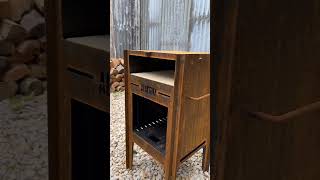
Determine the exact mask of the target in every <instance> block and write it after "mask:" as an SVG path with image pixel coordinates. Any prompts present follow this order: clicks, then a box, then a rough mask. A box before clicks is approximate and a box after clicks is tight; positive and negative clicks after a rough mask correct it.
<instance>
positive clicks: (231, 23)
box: [213, 0, 320, 180]
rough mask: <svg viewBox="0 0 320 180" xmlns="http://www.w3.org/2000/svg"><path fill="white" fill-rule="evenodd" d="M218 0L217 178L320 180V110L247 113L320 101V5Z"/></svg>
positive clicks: (216, 17) (312, 3)
mask: <svg viewBox="0 0 320 180" xmlns="http://www.w3.org/2000/svg"><path fill="white" fill-rule="evenodd" d="M288 3H290V6H287V5H288ZM215 4H216V5H220V6H218V7H216V9H220V10H216V11H214V17H215V19H216V27H217V30H215V32H214V36H213V37H214V40H217V43H214V47H213V48H214V52H215V53H216V54H217V56H216V57H217V58H218V59H216V60H217V61H220V62H219V64H218V70H217V72H216V73H217V90H216V91H217V102H216V103H217V106H216V109H217V111H218V112H221V113H220V114H218V115H217V120H218V122H217V123H218V136H217V146H216V150H215V151H216V153H215V156H216V157H215V167H216V173H217V179H218V180H222V179H223V180H242V179H243V180H244V179H246V180H250V179H261V180H264V179H266V180H267V179H274V180H280V179H292V180H298V179H306V180H308V179H318V178H319V177H320V174H319V172H318V171H317V170H316V169H318V167H319V166H320V164H319V162H318V161H317V160H316V159H319V154H318V153H316V152H318V151H319V150H320V144H319V139H320V136H319V133H316V129H319V127H320V124H319V121H317V120H318V119H319V118H318V117H319V110H315V111H308V112H305V113H304V114H303V115H301V116H293V117H292V118H291V119H290V121H287V122H285V123H281V124H279V123H274V122H271V121H261V120H258V119H256V118H255V117H251V116H248V110H249V111H250V112H264V113H266V114H270V115H281V114H285V113H287V112H291V111H294V110H295V109H296V108H297V107H303V106H306V105H308V104H312V103H314V102H317V101H319V98H320V94H319V92H320V86H319V83H318V82H319V77H320V70H319V69H320V68H319V67H320V62H319V61H318V60H317V57H319V56H320V53H319V44H318V43H317V37H318V36H319V31H318V29H319V28H320V24H319V18H318V16H316V15H315V14H317V13H318V12H319V5H318V3H316V1H308V2H306V3H302V2H298V1H290V2H289V1H281V2H275V1H259V2H257V1H246V2H240V1H236V0H234V1H230V2H229V4H227V3H219V4H218V2H215ZM252 14H254V16H252ZM293 29H294V30H293ZM218 43H219V44H218Z"/></svg>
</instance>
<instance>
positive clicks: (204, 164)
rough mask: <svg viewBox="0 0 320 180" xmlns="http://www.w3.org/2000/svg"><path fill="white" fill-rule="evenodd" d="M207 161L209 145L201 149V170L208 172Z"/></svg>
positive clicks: (208, 158)
mask: <svg viewBox="0 0 320 180" xmlns="http://www.w3.org/2000/svg"><path fill="white" fill-rule="evenodd" d="M209 160H210V151H209V144H206V146H204V147H203V154H202V170H203V171H208V170H209Z"/></svg>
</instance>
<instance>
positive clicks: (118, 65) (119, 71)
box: [110, 59, 125, 92]
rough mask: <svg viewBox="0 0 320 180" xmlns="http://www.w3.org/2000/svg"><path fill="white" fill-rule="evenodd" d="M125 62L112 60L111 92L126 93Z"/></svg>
mask: <svg viewBox="0 0 320 180" xmlns="http://www.w3.org/2000/svg"><path fill="white" fill-rule="evenodd" d="M124 85H125V84H124V61H123V59H111V61H110V91H111V92H115V91H124V89H125V87H124Z"/></svg>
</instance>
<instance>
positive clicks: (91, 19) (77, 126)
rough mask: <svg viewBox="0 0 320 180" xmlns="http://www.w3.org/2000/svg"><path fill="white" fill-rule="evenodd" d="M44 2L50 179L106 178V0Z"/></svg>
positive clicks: (107, 52)
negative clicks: (47, 61) (47, 60)
mask: <svg viewBox="0 0 320 180" xmlns="http://www.w3.org/2000/svg"><path fill="white" fill-rule="evenodd" d="M47 3H48V4H47V9H48V15H47V16H48V51H49V64H50V65H51V66H50V65H49V66H50V68H49V69H51V68H53V69H55V71H54V70H51V71H50V70H49V74H48V75H49V84H48V86H49V100H48V103H49V169H50V179H52V180H71V179H72V180H79V179H86V180H92V179H95V180H102V179H106V178H107V171H108V170H107V167H108V165H109V162H108V161H107V159H108V158H107V156H108V149H109V143H108V140H109V137H108V132H107V129H108V126H109V118H110V117H109V86H108V84H109V67H108V65H109V24H108V23H109V5H108V3H109V2H108V1H98V0H94V1H90V2H89V1H85V0H79V1H76V2H75V1H71V0H61V1H47ZM51 61H52V62H51ZM50 78H51V79H50ZM55 98H56V99H55ZM55 113H57V114H55Z"/></svg>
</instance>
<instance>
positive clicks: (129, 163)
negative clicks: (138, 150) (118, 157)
mask: <svg viewBox="0 0 320 180" xmlns="http://www.w3.org/2000/svg"><path fill="white" fill-rule="evenodd" d="M132 161H133V142H132V140H129V139H127V140H126V167H127V169H132Z"/></svg>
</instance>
